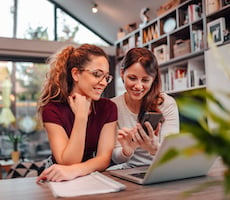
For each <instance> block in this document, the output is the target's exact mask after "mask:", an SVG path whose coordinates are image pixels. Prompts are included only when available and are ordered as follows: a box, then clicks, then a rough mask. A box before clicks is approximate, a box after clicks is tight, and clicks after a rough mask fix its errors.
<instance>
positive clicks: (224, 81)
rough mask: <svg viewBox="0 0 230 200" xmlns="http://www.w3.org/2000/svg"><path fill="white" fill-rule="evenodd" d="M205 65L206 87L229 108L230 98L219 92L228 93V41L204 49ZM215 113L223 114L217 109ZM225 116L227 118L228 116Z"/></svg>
mask: <svg viewBox="0 0 230 200" xmlns="http://www.w3.org/2000/svg"><path fill="white" fill-rule="evenodd" d="M205 67H206V79H207V80H206V81H207V89H208V90H211V91H212V92H213V93H214V94H215V96H216V97H217V98H218V99H219V100H220V101H221V102H222V104H223V105H225V106H226V108H228V109H229V110H230V98H229V97H228V98H227V97H226V96H224V95H221V94H220V92H221V91H223V92H227V93H228V94H229V95H230V43H229V44H226V45H223V46H220V47H218V48H211V49H209V50H208V51H206V52H205ZM214 109H215V108H214ZM216 113H217V114H220V115H222V114H223V113H222V112H220V111H218V110H216ZM226 117H228V118H229V116H226ZM210 125H211V124H210ZM211 126H212V125H211Z"/></svg>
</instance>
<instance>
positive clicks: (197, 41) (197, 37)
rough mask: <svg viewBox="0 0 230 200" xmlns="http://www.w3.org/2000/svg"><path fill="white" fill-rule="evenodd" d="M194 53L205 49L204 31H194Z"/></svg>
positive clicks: (192, 46)
mask: <svg viewBox="0 0 230 200" xmlns="http://www.w3.org/2000/svg"><path fill="white" fill-rule="evenodd" d="M191 40H192V43H191V50H192V52H197V51H201V50H202V49H204V33H203V30H192V38H191Z"/></svg>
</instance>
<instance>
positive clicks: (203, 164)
mask: <svg viewBox="0 0 230 200" xmlns="http://www.w3.org/2000/svg"><path fill="white" fill-rule="evenodd" d="M196 144H197V141H196V140H195V139H194V137H193V136H192V135H191V134H177V135H169V136H167V137H165V139H164V141H163V142H162V144H161V147H160V149H159V150H158V152H157V153H156V155H155V159H154V160H153V163H152V164H151V165H150V166H142V167H135V168H130V169H119V170H111V171H109V172H110V174H111V175H113V176H116V177H119V178H121V179H125V180H128V181H131V182H134V183H138V184H142V185H145V184H153V183H160V182H165V181H173V180H178V179H185V178H192V177H198V176H205V175H207V173H208V171H209V169H210V168H211V166H212V165H213V163H214V162H215V160H216V159H217V156H216V155H207V154H206V153H204V152H203V151H195V152H194V151H193V152H192V153H191V152H190V154H189V156H188V155H187V154H179V155H178V156H176V157H174V158H173V159H171V160H169V161H166V162H164V163H163V164H159V161H160V160H161V158H162V156H163V155H165V154H166V152H168V151H169V149H170V150H172V148H175V149H177V150H182V149H188V147H191V146H193V145H196ZM157 163H158V164H157Z"/></svg>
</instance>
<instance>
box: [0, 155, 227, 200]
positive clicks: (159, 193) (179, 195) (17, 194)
mask: <svg viewBox="0 0 230 200" xmlns="http://www.w3.org/2000/svg"><path fill="white" fill-rule="evenodd" d="M223 171H224V166H223V165H222V163H221V160H220V159H219V160H217V162H215V164H214V165H213V167H212V168H211V170H210V172H209V174H208V176H205V177H199V178H190V179H184V180H178V181H172V182H166V183H161V184H153V185H148V186H142V185H138V184H134V183H131V182H128V181H125V180H121V179H119V178H115V177H112V176H111V177H112V178H114V179H115V180H117V181H119V182H121V183H123V184H125V185H126V186H127V188H126V190H124V191H121V192H116V193H108V194H98V195H87V196H80V197H74V198H59V199H81V200H89V199H90V200H91V199H93V200H101V199H106V200H140V199H143V200H150V199H151V200H180V199H188V200H206V199H208V200H210V199H211V200H212V199H213V200H222V199H227V198H226V196H225V195H224V187H223V175H222V174H223ZM104 174H106V175H108V176H110V175H109V174H108V172H104ZM35 180H36V177H32V178H17V179H8V180H7V179H5V180H4V179H2V180H0V199H1V200H3V199H7V200H8V199H9V200H14V199H15V200H27V199H32V200H54V199H56V198H55V197H53V195H52V193H51V191H50V189H49V187H48V185H47V183H45V184H42V185H38V184H36V182H35ZM208 183H210V184H211V183H214V184H213V185H211V186H209V187H208V186H206V187H204V188H202V185H204V184H208ZM199 189H200V190H199ZM189 191H190V192H191V193H190V194H188V195H187V196H186V195H185V193H186V192H189ZM228 199H229V198H228Z"/></svg>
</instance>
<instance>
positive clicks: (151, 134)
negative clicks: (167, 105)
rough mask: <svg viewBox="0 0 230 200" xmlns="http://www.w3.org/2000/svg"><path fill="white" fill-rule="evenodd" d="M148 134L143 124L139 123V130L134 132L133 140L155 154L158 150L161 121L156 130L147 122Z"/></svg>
mask: <svg viewBox="0 0 230 200" xmlns="http://www.w3.org/2000/svg"><path fill="white" fill-rule="evenodd" d="M145 126H146V128H147V131H148V134H147V133H146V132H145V131H144V129H143V128H142V126H141V124H137V129H136V130H137V131H136V133H135V134H134V138H133V140H134V141H135V142H136V143H137V144H138V145H139V146H140V147H141V148H143V149H145V150H146V151H148V152H149V153H150V154H152V155H155V153H156V151H157V150H158V148H159V146H160V144H159V132H160V128H161V123H159V124H158V126H157V129H156V130H155V131H154V130H153V128H152V126H151V124H150V123H149V122H145Z"/></svg>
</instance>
